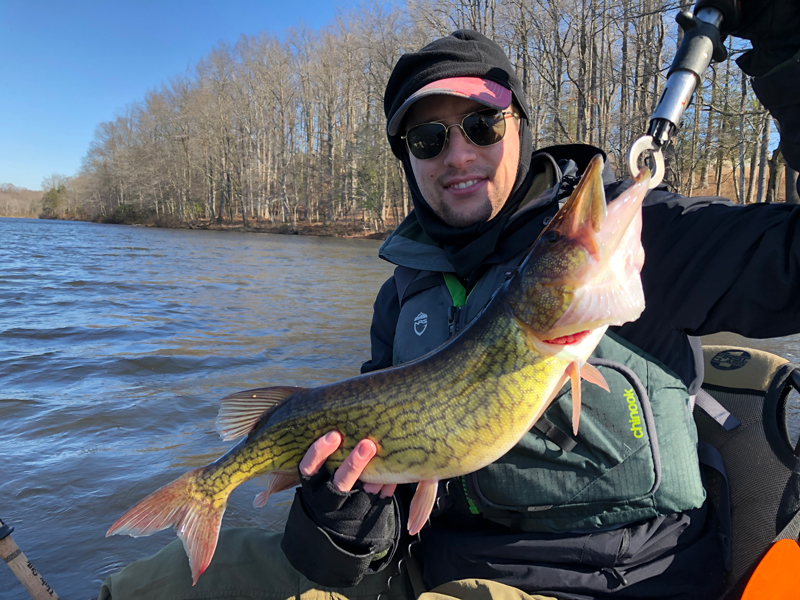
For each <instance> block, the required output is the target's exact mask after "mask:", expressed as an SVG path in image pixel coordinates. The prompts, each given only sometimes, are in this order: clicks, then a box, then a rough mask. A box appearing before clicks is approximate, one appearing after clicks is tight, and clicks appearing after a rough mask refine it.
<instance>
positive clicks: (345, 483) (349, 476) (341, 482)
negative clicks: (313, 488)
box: [299, 431, 397, 498]
mask: <svg viewBox="0 0 800 600" xmlns="http://www.w3.org/2000/svg"><path fill="white" fill-rule="evenodd" d="M341 443H342V434H341V433H339V432H338V431H330V432H328V433H326V434H325V435H324V436H322V437H321V438H319V439H318V440H317V441H316V442H314V443H313V444H311V447H310V448H309V449H308V451H307V452H306V454H305V456H303V460H301V461H300V465H299V469H300V474H301V475H303V476H304V477H310V476H311V475H314V474H315V473H316V472H317V471H319V470H320V468H321V467H322V465H323V464H325V461H326V460H328V457H329V456H330V455H331V454H333V453H334V452H336V450H337V449H338V448H339V446H340V445H341ZM377 452H378V447H377V446H376V445H375V442H373V441H372V440H361V441H360V442H359V443H358V444H356V447H355V448H354V449H353V451H352V452H351V453H350V454H349V456H348V457H347V458H346V459H345V460H344V462H343V463H342V466H340V467H339V468H338V469H336V472H335V473H334V474H333V484H334V485H335V486H336V489H338V490H339V491H340V492H349V491H350V490H351V489H353V486H354V485H355V483H356V481H358V478H359V477H361V473H363V472H364V469H365V468H366V466H367V464H368V463H369V461H370V460H371V459H372V457H373V456H375V454H377ZM396 487H397V486H396V485H395V484H391V485H383V484H380V483H365V484H364V491H365V492H367V493H368V494H380V496H381V498H388V497H389V496H391V495H392V494H394V490H395V488H396Z"/></svg>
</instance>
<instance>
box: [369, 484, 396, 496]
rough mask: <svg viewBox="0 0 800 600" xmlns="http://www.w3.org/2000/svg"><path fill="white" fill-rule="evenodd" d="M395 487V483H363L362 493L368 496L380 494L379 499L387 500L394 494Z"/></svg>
mask: <svg viewBox="0 0 800 600" xmlns="http://www.w3.org/2000/svg"><path fill="white" fill-rule="evenodd" d="M396 487H397V484H396V483H391V484H389V483H387V484H385V485H384V484H382V483H365V484H364V491H365V492H367V493H368V494H380V496H381V498H388V497H389V496H391V495H392V494H394V489H395V488H396Z"/></svg>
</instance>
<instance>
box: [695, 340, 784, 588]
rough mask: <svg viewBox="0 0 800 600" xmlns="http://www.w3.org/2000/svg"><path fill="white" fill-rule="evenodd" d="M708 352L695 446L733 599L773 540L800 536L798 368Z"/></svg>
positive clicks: (752, 355) (742, 353)
mask: <svg viewBox="0 0 800 600" xmlns="http://www.w3.org/2000/svg"><path fill="white" fill-rule="evenodd" d="M703 357H704V362H705V378H704V382H703V387H702V390H701V391H700V392H699V393H698V395H697V397H696V404H695V409H694V418H695V422H696V423H697V430H698V434H699V438H700V442H699V445H698V452H699V454H700V461H701V463H702V465H703V474H704V479H705V484H706V491H707V492H708V496H709V499H710V501H711V503H712V504H713V505H714V507H715V508H716V509H717V513H718V514H719V518H720V523H721V526H720V529H721V535H722V536H723V538H724V540H725V542H726V547H727V549H728V556H727V557H726V561H727V567H728V572H727V579H726V587H725V593H724V595H723V598H725V600H734V599H738V598H740V597H741V595H742V592H743V591H744V587H745V585H746V584H747V581H748V579H749V578H750V575H751V574H752V572H753V570H754V569H755V566H756V565H757V564H758V562H759V561H760V560H761V558H762V557H763V556H764V554H765V553H766V552H767V550H768V549H769V548H770V546H771V545H772V544H773V543H774V542H775V541H777V540H778V539H784V538H790V539H794V540H797V539H798V534H800V458H799V457H800V443H798V442H797V441H796V438H797V435H798V433H797V432H798V430H799V429H800V413H799V412H798V410H797V402H796V401H793V403H794V406H791V405H790V403H789V397H790V395H793V397H795V398H796V396H797V390H800V366H798V365H796V364H794V363H791V362H789V361H788V360H786V359H784V358H781V357H779V356H775V355H773V354H770V353H768V352H764V351H761V350H755V349H752V348H737V347H733V346H706V347H704V348H703ZM793 390H794V392H793ZM787 417H788V418H787ZM790 422H791V424H792V427H790ZM798 568H800V565H799V566H798Z"/></svg>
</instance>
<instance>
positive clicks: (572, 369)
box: [567, 362, 581, 435]
mask: <svg viewBox="0 0 800 600" xmlns="http://www.w3.org/2000/svg"><path fill="white" fill-rule="evenodd" d="M567 375H569V380H570V382H571V383H572V435H578V423H580V420H581V375H580V367H578V363H574V362H572V363H569V365H567Z"/></svg>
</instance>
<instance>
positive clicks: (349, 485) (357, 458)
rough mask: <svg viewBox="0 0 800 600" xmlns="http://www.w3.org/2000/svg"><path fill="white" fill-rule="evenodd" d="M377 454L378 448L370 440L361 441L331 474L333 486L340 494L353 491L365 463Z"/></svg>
mask: <svg viewBox="0 0 800 600" xmlns="http://www.w3.org/2000/svg"><path fill="white" fill-rule="evenodd" d="M377 452H378V447H377V446H376V445H375V442H373V441H372V440H361V441H360V442H358V444H356V447H355V448H353V451H352V452H351V453H350V454H349V455H348V457H347V458H345V459H344V462H343V463H342V466H341V467H339V468H338V469H336V473H334V474H333V485H334V486H336V489H338V490H339V491H340V492H349V491H350V490H351V489H353V486H354V485H355V483H356V481H358V478H359V477H361V473H362V472H363V471H364V468H365V467H366V466H367V463H368V462H369V461H370V460H371V459H372V457H373V456H375V454H377Z"/></svg>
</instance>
